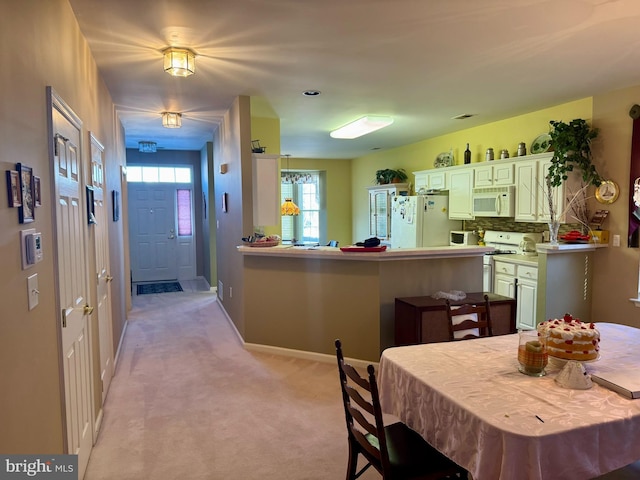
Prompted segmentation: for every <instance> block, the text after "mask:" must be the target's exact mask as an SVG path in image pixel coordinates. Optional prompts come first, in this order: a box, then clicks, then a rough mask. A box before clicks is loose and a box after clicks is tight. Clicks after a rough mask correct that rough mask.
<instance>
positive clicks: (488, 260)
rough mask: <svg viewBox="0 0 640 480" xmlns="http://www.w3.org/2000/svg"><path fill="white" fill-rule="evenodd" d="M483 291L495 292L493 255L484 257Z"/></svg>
mask: <svg viewBox="0 0 640 480" xmlns="http://www.w3.org/2000/svg"><path fill="white" fill-rule="evenodd" d="M482 291H483V292H485V293H493V255H483V257H482Z"/></svg>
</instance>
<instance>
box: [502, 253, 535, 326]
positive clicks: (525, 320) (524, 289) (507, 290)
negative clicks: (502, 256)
mask: <svg viewBox="0 0 640 480" xmlns="http://www.w3.org/2000/svg"><path fill="white" fill-rule="evenodd" d="M494 292H495V293H497V294H498V295H504V296H507V297H512V298H517V300H518V306H517V309H516V328H522V329H528V330H530V329H533V328H536V324H537V322H536V307H537V295H538V267H537V266H533V265H521V264H516V263H511V262H504V261H499V260H496V262H495V277H494Z"/></svg>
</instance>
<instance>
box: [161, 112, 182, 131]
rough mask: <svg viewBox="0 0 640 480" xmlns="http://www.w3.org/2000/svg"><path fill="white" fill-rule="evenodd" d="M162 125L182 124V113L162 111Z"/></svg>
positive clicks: (174, 126)
mask: <svg viewBox="0 0 640 480" xmlns="http://www.w3.org/2000/svg"><path fill="white" fill-rule="evenodd" d="M162 126H163V127H164V128H180V127H181V126H182V114H181V113H175V112H164V113H163V114H162Z"/></svg>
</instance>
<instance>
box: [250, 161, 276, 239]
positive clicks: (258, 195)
mask: <svg viewBox="0 0 640 480" xmlns="http://www.w3.org/2000/svg"><path fill="white" fill-rule="evenodd" d="M251 157H252V180H253V225H254V226H255V227H258V226H259V227H264V226H272V225H278V222H279V221H280V191H279V187H280V178H279V175H278V160H279V159H280V156H279V155H266V154H256V153H254V154H252V156H251Z"/></svg>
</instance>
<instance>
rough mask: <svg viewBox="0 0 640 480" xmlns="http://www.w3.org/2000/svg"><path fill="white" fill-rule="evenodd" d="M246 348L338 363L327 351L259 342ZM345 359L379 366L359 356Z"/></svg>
mask: <svg viewBox="0 0 640 480" xmlns="http://www.w3.org/2000/svg"><path fill="white" fill-rule="evenodd" d="M244 348H245V350H247V351H250V352H258V353H267V354H270V355H280V356H283V357H293V358H301V359H303V360H311V361H313V362H319V363H336V356H335V355H328V354H326V353H318V352H307V351H306V350H295V349H292V348H283V347H274V346H273V345H262V344H259V343H246V342H245V344H244ZM345 361H346V362H347V363H350V364H351V365H353V366H354V367H358V368H367V365H373V366H374V367H375V368H376V369H377V368H378V362H368V361H366V360H360V359H357V358H348V357H345Z"/></svg>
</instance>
